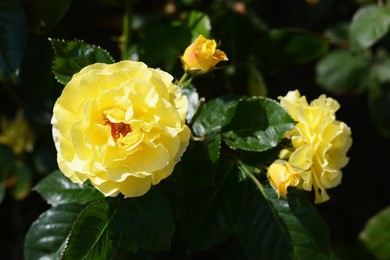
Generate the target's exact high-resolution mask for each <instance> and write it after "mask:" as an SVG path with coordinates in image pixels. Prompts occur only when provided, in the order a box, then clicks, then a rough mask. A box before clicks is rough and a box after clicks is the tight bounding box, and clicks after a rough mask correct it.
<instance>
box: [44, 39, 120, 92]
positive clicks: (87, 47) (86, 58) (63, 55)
mask: <svg viewBox="0 0 390 260" xmlns="http://www.w3.org/2000/svg"><path fill="white" fill-rule="evenodd" d="M50 42H51V44H52V46H53V48H54V52H55V59H54V65H53V72H54V75H55V77H56V79H57V80H58V81H59V82H60V83H62V84H64V85H65V84H67V83H68V82H69V81H70V79H71V78H72V76H73V74H75V73H77V72H79V71H80V70H81V69H82V68H84V67H85V66H87V65H90V64H93V63H96V62H102V63H107V64H111V63H113V62H114V59H113V58H112V57H111V56H110V54H109V53H108V52H107V51H106V50H104V49H102V48H100V47H98V46H95V45H91V44H88V43H85V42H83V41H61V40H57V39H50Z"/></svg>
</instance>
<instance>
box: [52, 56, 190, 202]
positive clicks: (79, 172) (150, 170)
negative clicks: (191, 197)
mask: <svg viewBox="0 0 390 260" xmlns="http://www.w3.org/2000/svg"><path fill="white" fill-rule="evenodd" d="M172 80H173V77H172V76H171V75H170V74H168V73H166V72H164V71H161V70H159V69H151V68H148V67H147V66H146V65H145V64H144V63H142V62H132V61H121V62H118V63H115V64H111V65H107V64H102V63H96V64H93V65H90V66H87V67H85V68H83V69H82V70H81V71H80V72H78V73H76V74H75V75H73V77H72V79H71V81H70V82H69V83H68V84H67V85H66V86H65V88H64V90H63V92H62V94H61V96H60V97H59V98H58V100H57V101H56V103H55V105H54V109H53V117H52V125H53V138H54V141H55V146H56V149H57V161H58V165H59V168H60V170H61V171H62V172H63V173H64V174H65V175H66V176H67V177H68V178H69V179H71V180H72V181H73V182H75V183H83V182H84V181H85V180H87V179H89V180H90V181H91V183H92V185H93V186H95V187H96V188H97V189H98V190H100V191H101V192H102V193H103V194H104V195H105V196H116V195H118V194H119V193H122V194H123V195H124V196H125V197H136V196H141V195H143V194H145V193H146V192H147V191H148V190H149V189H150V187H151V185H152V184H153V185H155V184H158V183H159V182H160V181H161V180H162V179H164V178H166V177H168V176H169V175H170V174H171V173H172V171H173V168H174V166H175V164H176V163H177V162H178V161H179V160H180V157H181V156H182V154H183V153H184V151H185V149H186V148H187V145H188V142H189V138H190V130H189V128H188V127H187V126H186V125H185V116H186V113H187V108H188V100H187V98H186V97H185V96H184V95H182V92H181V89H180V88H179V87H178V86H176V85H174V84H173V83H172Z"/></svg>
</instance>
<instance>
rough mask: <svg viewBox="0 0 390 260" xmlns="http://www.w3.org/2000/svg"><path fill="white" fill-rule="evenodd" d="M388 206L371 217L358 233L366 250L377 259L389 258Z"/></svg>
mask: <svg viewBox="0 0 390 260" xmlns="http://www.w3.org/2000/svg"><path fill="white" fill-rule="evenodd" d="M388 230H390V207H387V208H385V209H383V210H381V211H380V212H378V213H377V214H376V215H375V216H373V217H371V218H370V219H369V220H368V221H367V223H366V225H365V227H364V229H363V230H362V231H361V232H360V234H359V240H360V241H361V242H363V244H364V245H365V246H366V248H367V249H368V251H369V252H370V253H371V254H372V255H374V256H375V257H376V259H378V260H385V259H390V233H389V232H387V231H388Z"/></svg>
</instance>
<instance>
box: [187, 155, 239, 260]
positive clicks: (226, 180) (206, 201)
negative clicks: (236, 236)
mask: <svg viewBox="0 0 390 260" xmlns="http://www.w3.org/2000/svg"><path fill="white" fill-rule="evenodd" d="M219 166H220V167H219V169H218V181H217V184H216V186H214V187H207V188H199V187H196V186H194V185H188V187H187V189H186V192H185V194H184V195H183V213H182V218H181V226H180V227H181V230H182V232H183V235H184V238H185V241H186V246H187V249H188V250H189V251H190V252H191V253H195V252H198V251H203V250H206V249H210V248H211V247H212V246H213V245H216V244H219V243H221V242H223V241H224V240H225V239H226V238H227V236H228V235H229V234H230V233H231V231H232V230H233V226H234V224H235V222H236V220H237V218H238V216H239V214H240V210H241V208H242V205H243V203H244V199H245V188H246V184H245V182H244V181H242V178H241V177H240V173H239V172H238V171H237V168H236V167H235V166H234V165H229V164H228V163H227V162H224V163H221V164H220V165H219Z"/></svg>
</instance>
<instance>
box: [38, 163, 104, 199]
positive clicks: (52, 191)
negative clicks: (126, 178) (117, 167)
mask: <svg viewBox="0 0 390 260" xmlns="http://www.w3.org/2000/svg"><path fill="white" fill-rule="evenodd" d="M34 189H35V190H36V191H38V192H39V194H41V196H42V197H43V198H44V199H45V200H46V201H47V202H48V203H49V204H51V205H52V206H57V205H60V204H68V203H76V204H86V203H89V202H91V201H95V200H101V199H103V198H104V196H103V194H101V193H100V192H99V191H98V190H97V189H95V188H93V187H91V186H87V185H85V184H84V185H82V184H76V183H73V182H71V181H70V180H69V179H68V178H67V177H65V175H64V174H62V173H61V172H60V171H54V172H52V173H51V174H49V175H48V176H47V177H45V178H44V179H43V180H41V181H40V182H39V183H38V184H37V185H36V186H35V187H34Z"/></svg>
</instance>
